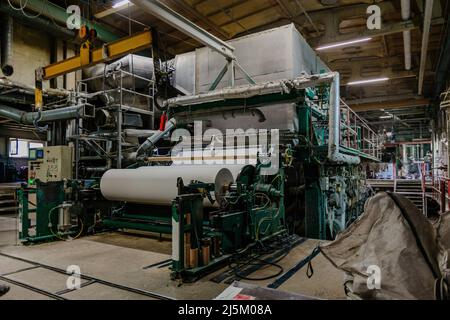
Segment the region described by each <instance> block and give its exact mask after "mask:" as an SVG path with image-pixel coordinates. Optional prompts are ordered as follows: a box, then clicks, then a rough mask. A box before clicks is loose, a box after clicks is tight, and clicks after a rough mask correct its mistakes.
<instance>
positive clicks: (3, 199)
mask: <svg viewBox="0 0 450 320" xmlns="http://www.w3.org/2000/svg"><path fill="white" fill-rule="evenodd" d="M16 211H17V199H16V197H15V193H14V191H13V190H9V189H8V190H5V191H4V192H3V191H2V190H0V215H1V214H14V213H16Z"/></svg>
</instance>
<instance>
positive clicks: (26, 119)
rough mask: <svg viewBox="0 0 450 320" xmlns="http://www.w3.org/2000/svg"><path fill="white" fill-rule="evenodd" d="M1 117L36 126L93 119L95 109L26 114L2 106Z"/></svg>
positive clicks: (86, 106)
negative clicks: (52, 122) (77, 119)
mask: <svg viewBox="0 0 450 320" xmlns="http://www.w3.org/2000/svg"><path fill="white" fill-rule="evenodd" d="M0 117H4V118H7V119H11V120H13V121H15V122H18V123H21V124H26V125H34V124H36V123H37V122H49V121H57V120H68V119H76V118H93V117H95V108H94V107H93V106H90V105H83V106H71V107H66V108H59V109H53V110H47V111H42V112H25V111H22V110H19V109H16V108H12V107H8V106H4V105H0Z"/></svg>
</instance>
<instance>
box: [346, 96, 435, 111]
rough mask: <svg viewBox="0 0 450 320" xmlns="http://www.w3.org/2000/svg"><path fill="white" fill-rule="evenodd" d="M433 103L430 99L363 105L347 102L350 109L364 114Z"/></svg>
mask: <svg viewBox="0 0 450 320" xmlns="http://www.w3.org/2000/svg"><path fill="white" fill-rule="evenodd" d="M430 103H431V101H430V100H429V99H407V100H398V101H385V102H372V103H363V104H351V101H350V103H349V102H347V104H348V105H349V106H350V108H351V109H352V110H353V111H355V112H364V111H372V110H380V109H384V110H389V109H400V108H411V107H420V106H427V105H429V104H430Z"/></svg>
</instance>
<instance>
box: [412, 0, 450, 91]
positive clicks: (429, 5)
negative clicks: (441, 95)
mask: <svg viewBox="0 0 450 320" xmlns="http://www.w3.org/2000/svg"><path fill="white" fill-rule="evenodd" d="M432 15H433V0H427V1H425V12H424V18H423V32H422V48H421V50H420V66H419V87H418V89H417V93H418V95H419V96H420V95H422V89H423V80H424V78H425V67H426V65H427V53H428V39H429V36H430V26H431V18H432ZM447 54H448V53H447Z"/></svg>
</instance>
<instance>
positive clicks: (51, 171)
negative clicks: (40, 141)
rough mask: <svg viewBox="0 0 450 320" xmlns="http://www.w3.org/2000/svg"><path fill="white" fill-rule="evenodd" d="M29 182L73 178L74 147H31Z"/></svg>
mask: <svg viewBox="0 0 450 320" xmlns="http://www.w3.org/2000/svg"><path fill="white" fill-rule="evenodd" d="M28 158H29V159H28V184H30V185H32V184H34V182H35V180H39V181H41V182H45V183H46V182H52V181H62V180H64V179H72V165H73V163H72V162H73V148H72V147H69V146H54V147H44V148H41V149H30V151H29V156H28Z"/></svg>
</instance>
